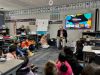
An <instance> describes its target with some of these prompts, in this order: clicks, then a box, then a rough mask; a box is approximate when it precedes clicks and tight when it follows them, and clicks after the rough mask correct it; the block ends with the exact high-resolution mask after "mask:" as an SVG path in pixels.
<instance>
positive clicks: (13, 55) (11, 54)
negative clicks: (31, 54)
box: [5, 45, 17, 60]
mask: <svg viewBox="0 0 100 75" xmlns="http://www.w3.org/2000/svg"><path fill="white" fill-rule="evenodd" d="M16 49H17V46H15V45H11V46H10V47H9V52H8V53H7V54H5V55H6V58H7V60H11V59H17V55H16Z"/></svg>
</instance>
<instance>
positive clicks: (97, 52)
mask: <svg viewBox="0 0 100 75" xmlns="http://www.w3.org/2000/svg"><path fill="white" fill-rule="evenodd" d="M83 52H92V53H95V54H100V50H93V49H92V46H84V47H83Z"/></svg>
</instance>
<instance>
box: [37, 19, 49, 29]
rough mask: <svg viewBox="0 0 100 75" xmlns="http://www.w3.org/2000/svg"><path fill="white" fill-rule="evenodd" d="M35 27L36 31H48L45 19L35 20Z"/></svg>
mask: <svg viewBox="0 0 100 75" xmlns="http://www.w3.org/2000/svg"><path fill="white" fill-rule="evenodd" d="M36 25H37V31H48V20H47V19H37V20H36Z"/></svg>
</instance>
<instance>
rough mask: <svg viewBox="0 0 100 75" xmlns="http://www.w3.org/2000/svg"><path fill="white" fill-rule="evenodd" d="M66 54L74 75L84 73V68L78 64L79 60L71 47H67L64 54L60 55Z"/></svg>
mask: <svg viewBox="0 0 100 75" xmlns="http://www.w3.org/2000/svg"><path fill="white" fill-rule="evenodd" d="M62 54H65V56H66V61H67V62H68V63H69V64H70V65H71V67H72V70H73V73H74V75H79V74H80V73H81V72H82V69H83V67H82V66H81V65H80V64H79V63H78V61H77V59H76V58H75V57H74V55H73V51H72V50H71V48H70V47H67V46H65V47H64V50H63V52H61V53H60V54H59V55H62Z"/></svg>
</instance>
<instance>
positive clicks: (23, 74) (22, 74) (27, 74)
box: [17, 56, 37, 75]
mask: <svg viewBox="0 0 100 75" xmlns="http://www.w3.org/2000/svg"><path fill="white" fill-rule="evenodd" d="M36 69H37V67H35V66H34V65H33V64H30V63H29V58H28V57H27V56H26V57H24V63H23V64H22V66H21V67H20V68H19V69H18V71H17V75H35V74H34V72H33V71H35V70H36Z"/></svg>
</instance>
